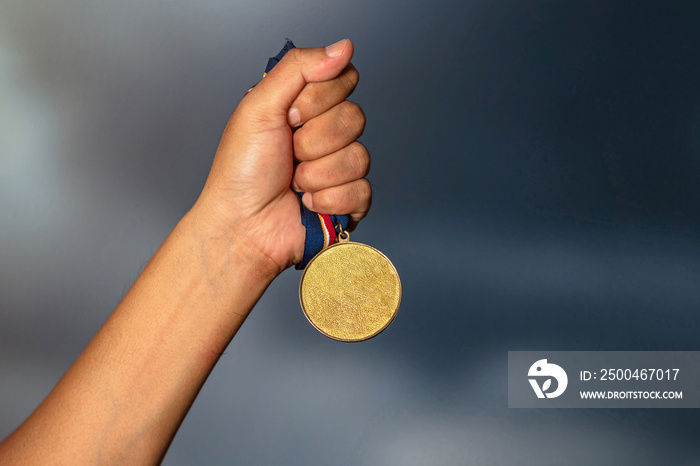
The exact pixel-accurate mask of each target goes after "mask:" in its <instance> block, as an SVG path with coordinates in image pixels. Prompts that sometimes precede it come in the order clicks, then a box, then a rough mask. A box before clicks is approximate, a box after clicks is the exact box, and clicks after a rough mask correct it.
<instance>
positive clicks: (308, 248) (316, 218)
mask: <svg viewBox="0 0 700 466" xmlns="http://www.w3.org/2000/svg"><path fill="white" fill-rule="evenodd" d="M293 48H294V44H293V43H292V41H291V40H289V39H287V42H286V43H285V44H284V47H282V50H280V52H279V53H278V54H277V55H276V56H274V57H271V58H270V59H269V60H268V61H267V67H266V68H265V73H264V74H263V78H264V77H265V76H267V73H269V72H270V70H271V69H272V68H274V67H275V65H276V64H277V63H279V62H280V60H282V57H284V56H285V55H286V54H287V52H289V51H290V50H292V49H293ZM248 92H250V91H248ZM295 194H296V195H297V198H298V199H299V209H300V211H301V224H302V225H304V227H305V228H306V237H305V239H304V256H303V258H302V259H301V262H299V263H298V264H297V265H296V269H297V270H302V269H303V268H304V267H306V265H307V264H308V263H309V261H310V260H311V259H313V258H314V256H315V255H316V254H318V253H319V252H321V251H322V250H323V249H325V248H327V247H328V246H330V245H332V244H333V243H335V240H336V238H337V235H338V234H339V233H340V226H339V225H342V228H343V229H344V228H347V226H348V221H349V219H350V218H349V217H348V216H347V215H328V214H319V213H316V212H313V211H311V210H309V209H307V208H306V207H305V206H304V204H302V202H301V196H302V195H303V194H304V193H295Z"/></svg>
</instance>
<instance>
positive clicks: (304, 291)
mask: <svg viewBox="0 0 700 466" xmlns="http://www.w3.org/2000/svg"><path fill="white" fill-rule="evenodd" d="M338 239H339V242H337V243H336V244H334V245H332V246H329V247H328V248H326V249H324V250H323V251H321V252H319V253H318V254H317V255H316V256H315V257H314V258H313V259H311V261H310V262H309V264H308V265H307V266H306V269H305V270H304V274H303V275H302V276H301V283H300V284H299V301H300V302H301V307H302V309H303V310H304V314H306V318H307V319H309V322H311V325H313V326H314V327H316V329H318V331H320V332H321V333H323V334H324V335H326V336H327V337H329V338H332V339H334V340H339V341H362V340H367V339H368V338H372V337H373V336H375V335H377V334H378V333H380V332H381V331H382V330H384V329H385V328H386V327H388V326H389V324H390V323H391V321H392V320H393V319H394V317H395V316H396V313H397V312H398V310H399V304H400V302H401V281H400V280H399V274H398V273H397V272H396V269H395V268H394V265H393V264H392V263H391V261H390V260H389V259H388V258H387V257H386V256H385V255H384V254H382V253H381V252H379V251H377V250H376V249H374V248H373V247H371V246H367V245H366V244H362V243H355V242H352V241H350V235H349V234H348V233H347V232H346V231H343V232H341V233H340V235H339V236H338Z"/></svg>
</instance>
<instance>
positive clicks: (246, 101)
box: [195, 39, 371, 273]
mask: <svg viewBox="0 0 700 466" xmlns="http://www.w3.org/2000/svg"><path fill="white" fill-rule="evenodd" d="M352 54H353V44H352V42H351V41H350V40H348V39H346V40H342V41H340V42H337V43H335V44H333V45H331V46H328V47H325V48H307V49H298V48H295V49H292V50H290V51H289V52H288V53H287V54H286V55H285V56H284V58H283V59H282V60H281V61H280V62H279V63H278V64H277V65H276V66H275V68H274V69H273V70H272V71H270V73H268V74H267V76H266V77H265V78H264V79H263V80H262V81H261V82H260V83H259V84H258V85H257V86H255V87H254V88H253V89H252V91H251V92H249V93H248V94H247V95H246V96H245V97H244V98H243V100H242V102H241V103H240V104H239V106H238V108H237V109H236V110H235V112H234V113H233V116H232V117H231V119H230V120H229V122H228V125H227V126H226V129H225V131H224V134H223V137H222V138H221V143H220V145H219V148H218V150H217V153H216V157H215V159H214V163H213V166H212V169H211V172H210V174H209V177H208V179H207V182H206V185H205V187H204V190H203V191H202V195H201V196H200V199H199V200H198V201H197V205H196V206H195V207H196V208H198V209H200V210H201V211H203V212H206V213H207V215H206V218H207V219H208V220H207V221H208V222H211V223H213V224H215V225H216V227H217V228H219V229H221V230H222V231H225V232H227V234H232V235H236V236H238V237H239V238H241V237H242V238H244V239H245V241H246V243H247V244H250V245H252V247H254V248H255V249H257V250H258V251H259V252H260V253H262V254H263V255H264V256H265V257H267V258H269V260H271V262H272V264H273V268H276V269H277V273H279V272H281V271H282V270H284V269H285V268H287V267H289V266H290V265H292V264H294V263H297V262H299V261H300V260H301V258H302V254H303V250H304V234H305V232H304V227H303V226H302V224H301V219H300V213H299V204H298V200H297V197H296V196H295V194H294V192H293V191H300V192H305V193H306V194H304V197H303V200H302V201H303V203H304V205H305V206H306V207H307V208H309V209H310V210H313V211H315V212H318V213H322V214H323V213H327V214H337V215H342V214H349V215H350V227H349V228H350V229H352V228H354V226H355V225H356V224H357V222H358V221H360V220H361V219H362V218H363V217H364V216H365V215H366V213H367V211H368V210H369V207H370V202H371V188H370V185H369V182H368V181H367V180H366V179H365V178H364V177H365V176H366V175H367V172H368V171H369V154H368V152H367V150H366V149H365V147H364V146H363V145H362V144H361V143H359V142H358V141H357V138H358V137H359V136H360V135H361V134H362V132H363V130H364V126H365V115H364V113H363V112H362V109H361V108H360V107H359V106H358V105H356V104H354V103H352V102H350V101H348V100H346V99H347V98H348V96H349V95H350V94H351V93H352V92H353V90H354V89H355V86H356V85H357V82H358V80H359V74H358V72H357V70H356V69H355V67H354V66H353V65H352V64H351V63H350V60H351V58H352ZM295 130H296V131H295Z"/></svg>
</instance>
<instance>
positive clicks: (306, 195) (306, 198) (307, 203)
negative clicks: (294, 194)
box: [301, 193, 314, 210]
mask: <svg viewBox="0 0 700 466" xmlns="http://www.w3.org/2000/svg"><path fill="white" fill-rule="evenodd" d="M301 202H302V203H303V204H304V205H305V206H306V208H307V209H309V210H314V203H313V201H312V200H311V193H304V195H303V196H302V197H301Z"/></svg>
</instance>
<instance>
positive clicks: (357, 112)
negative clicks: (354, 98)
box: [340, 100, 366, 137]
mask: <svg viewBox="0 0 700 466" xmlns="http://www.w3.org/2000/svg"><path fill="white" fill-rule="evenodd" d="M340 121H341V123H342V124H343V126H344V127H345V129H346V130H347V131H348V133H350V134H352V135H353V136H355V137H360V135H362V132H363V131H364V129H365V123H366V118H365V112H363V111H362V108H361V107H360V106H359V105H357V104H356V103H354V102H350V101H348V100H346V101H344V102H343V103H342V104H341V107H340Z"/></svg>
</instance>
